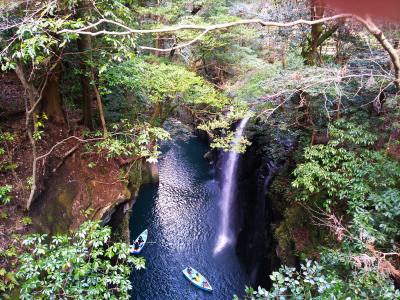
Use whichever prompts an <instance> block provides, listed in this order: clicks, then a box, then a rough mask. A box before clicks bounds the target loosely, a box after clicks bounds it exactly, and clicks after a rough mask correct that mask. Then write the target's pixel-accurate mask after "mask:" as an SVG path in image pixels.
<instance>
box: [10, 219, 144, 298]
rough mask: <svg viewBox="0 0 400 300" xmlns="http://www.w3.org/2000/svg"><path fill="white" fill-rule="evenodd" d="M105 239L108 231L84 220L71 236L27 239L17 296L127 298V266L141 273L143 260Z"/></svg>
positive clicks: (128, 271) (128, 270)
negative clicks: (19, 289)
mask: <svg viewBox="0 0 400 300" xmlns="http://www.w3.org/2000/svg"><path fill="white" fill-rule="evenodd" d="M110 235H111V229H110V228H108V227H101V225H100V224H99V222H92V221H87V222H85V223H84V224H83V225H82V226H81V227H80V228H79V230H78V231H77V232H75V233H74V234H72V235H71V236H64V235H60V236H53V237H52V238H49V237H48V236H47V235H39V234H33V235H31V236H29V237H27V238H26V239H25V240H24V241H23V245H24V246H25V247H26V251H25V253H24V254H22V255H21V257H20V264H21V266H20V268H19V270H18V273H17V278H18V279H19V281H20V287H21V291H20V298H21V299H32V298H35V299H51V298H52V297H54V295H57V298H63V299H64V298H73V299H83V298H85V299H100V298H101V299H128V298H129V290H130V289H131V283H130V280H129V274H130V272H131V266H132V265H133V266H135V268H136V269H142V268H144V260H143V259H142V258H137V257H133V256H130V255H129V246H128V245H127V244H124V243H112V242H111V241H110Z"/></svg>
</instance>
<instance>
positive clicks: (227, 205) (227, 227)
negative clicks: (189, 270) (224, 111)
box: [214, 118, 249, 254]
mask: <svg viewBox="0 0 400 300" xmlns="http://www.w3.org/2000/svg"><path fill="white" fill-rule="evenodd" d="M248 120H249V118H244V119H243V120H241V121H240V123H239V126H238V128H237V130H236V134H235V139H234V143H235V144H236V143H239V142H240V138H241V137H242V135H243V131H244V128H245V127H246V123H247V121H248ZM238 160H239V153H237V152H234V151H231V152H229V153H228V158H227V159H226V160H225V163H224V166H223V178H222V199H221V227H220V231H219V234H218V240H217V243H216V245H215V248H214V254H217V253H219V252H221V251H222V250H223V249H224V248H225V247H226V246H227V245H229V244H231V243H232V242H233V239H234V237H233V231H232V226H231V207H232V203H233V198H234V196H235V190H236V169H237V163H238Z"/></svg>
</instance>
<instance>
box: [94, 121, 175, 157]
mask: <svg viewBox="0 0 400 300" xmlns="http://www.w3.org/2000/svg"><path fill="white" fill-rule="evenodd" d="M113 129H114V130H115V132H114V133H112V134H110V135H107V136H105V138H104V140H101V141H99V142H98V143H96V147H97V148H98V150H99V152H100V151H102V150H106V151H107V157H109V158H110V157H115V156H131V157H138V158H142V157H143V158H146V160H147V161H148V162H156V161H157V158H158V156H159V154H160V151H159V142H160V141H163V140H166V139H168V138H169V134H168V132H167V131H165V130H164V129H162V128H160V127H152V126H150V125H149V124H146V123H144V124H137V125H134V126H133V125H131V124H130V123H129V122H128V121H126V120H122V122H121V123H120V124H115V125H114V126H113Z"/></svg>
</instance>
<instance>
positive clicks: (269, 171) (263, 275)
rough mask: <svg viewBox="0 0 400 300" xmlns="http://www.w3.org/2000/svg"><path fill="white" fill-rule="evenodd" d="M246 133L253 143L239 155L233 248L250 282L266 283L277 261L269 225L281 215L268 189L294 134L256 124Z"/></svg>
mask: <svg viewBox="0 0 400 300" xmlns="http://www.w3.org/2000/svg"><path fill="white" fill-rule="evenodd" d="M247 136H248V138H249V139H250V141H251V142H252V145H251V146H250V147H249V149H248V150H247V151H246V153H245V154H243V155H242V158H241V161H240V166H239V172H238V193H237V194H238V196H237V211H238V220H239V222H238V224H239V233H238V241H237V247H236V248H237V252H238V254H239V256H240V257H241V258H242V259H243V261H244V263H245V264H246V267H247V271H248V273H249V275H250V278H251V280H252V283H253V285H255V286H257V285H261V286H264V287H268V286H269V285H270V282H269V276H268V275H269V274H271V273H272V271H274V270H276V269H277V268H278V267H279V265H280V259H279V258H278V255H277V243H276V241H275V239H274V237H273V228H272V226H271V225H272V224H274V223H276V222H279V220H280V219H281V217H282V216H281V215H280V213H277V212H276V211H274V210H273V206H274V204H273V203H272V202H271V199H269V197H268V189H269V187H270V185H271V184H272V183H273V181H274V179H275V174H276V173H277V172H278V171H279V170H280V168H281V167H282V166H283V165H284V164H285V162H286V161H287V160H288V158H289V156H290V153H291V150H292V148H293V145H294V137H292V136H285V135H283V134H282V136H280V135H279V132H269V130H268V129H267V128H263V127H260V126H257V125H250V126H249V128H248V129H247ZM272 201H279V199H273V200H272Z"/></svg>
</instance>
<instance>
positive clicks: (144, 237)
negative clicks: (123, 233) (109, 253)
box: [130, 229, 148, 254]
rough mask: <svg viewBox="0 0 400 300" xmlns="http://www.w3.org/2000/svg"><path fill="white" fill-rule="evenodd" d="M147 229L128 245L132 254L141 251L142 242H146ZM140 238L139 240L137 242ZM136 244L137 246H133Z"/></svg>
mask: <svg viewBox="0 0 400 300" xmlns="http://www.w3.org/2000/svg"><path fill="white" fill-rule="evenodd" d="M147 233H148V231H147V229H146V230H145V231H143V232H142V233H141V234H140V235H139V236H138V237H137V238H136V240H135V241H134V242H133V244H132V245H131V246H130V248H131V249H130V251H131V253H132V254H139V253H140V251H142V249H143V247H144V244H146V241H147ZM140 238H141V242H139V240H140ZM136 244H137V245H138V246H137V247H135V245H136Z"/></svg>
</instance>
